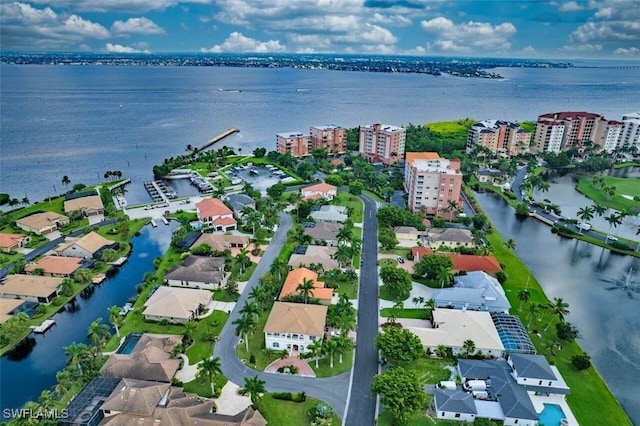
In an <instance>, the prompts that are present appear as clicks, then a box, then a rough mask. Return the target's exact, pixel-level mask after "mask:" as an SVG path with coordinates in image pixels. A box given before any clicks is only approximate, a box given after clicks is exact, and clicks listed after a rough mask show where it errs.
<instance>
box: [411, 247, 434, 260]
mask: <svg viewBox="0 0 640 426" xmlns="http://www.w3.org/2000/svg"><path fill="white" fill-rule="evenodd" d="M430 254H433V250H432V249H431V247H421V246H416V247H411V255H412V256H413V261H414V262H415V263H418V262H420V260H421V259H422V258H423V257H424V256H428V255H430Z"/></svg>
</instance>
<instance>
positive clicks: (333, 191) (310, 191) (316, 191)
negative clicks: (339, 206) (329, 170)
mask: <svg viewBox="0 0 640 426" xmlns="http://www.w3.org/2000/svg"><path fill="white" fill-rule="evenodd" d="M300 193H301V194H302V199H303V200H319V199H324V200H327V201H331V200H333V199H334V197H335V196H336V195H337V194H338V188H337V187H335V186H333V185H329V184H328V183H325V182H321V183H318V184H315V185H311V186H306V187H304V188H301V189H300Z"/></svg>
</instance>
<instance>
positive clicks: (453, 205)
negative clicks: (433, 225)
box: [447, 200, 460, 222]
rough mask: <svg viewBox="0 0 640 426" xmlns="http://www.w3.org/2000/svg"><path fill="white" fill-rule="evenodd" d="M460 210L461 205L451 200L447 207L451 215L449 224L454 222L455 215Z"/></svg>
mask: <svg viewBox="0 0 640 426" xmlns="http://www.w3.org/2000/svg"><path fill="white" fill-rule="evenodd" d="M459 208H460V205H459V204H458V202H457V201H456V200H449V205H448V206H447V209H448V210H449V213H450V214H449V222H451V221H452V220H453V213H454V212H457V211H458V209H459Z"/></svg>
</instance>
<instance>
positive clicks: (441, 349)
mask: <svg viewBox="0 0 640 426" xmlns="http://www.w3.org/2000/svg"><path fill="white" fill-rule="evenodd" d="M436 353H437V354H438V356H439V357H440V358H445V357H446V356H447V347H446V346H445V345H438V347H437V348H436Z"/></svg>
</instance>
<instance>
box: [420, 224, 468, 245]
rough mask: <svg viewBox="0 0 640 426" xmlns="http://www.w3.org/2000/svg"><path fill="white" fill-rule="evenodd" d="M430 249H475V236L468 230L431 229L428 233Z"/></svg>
mask: <svg viewBox="0 0 640 426" xmlns="http://www.w3.org/2000/svg"><path fill="white" fill-rule="evenodd" d="M427 242H428V243H429V247H431V248H432V249H434V250H437V249H438V248H439V247H441V246H444V247H448V248H452V249H454V248H457V247H474V244H473V235H472V234H471V231H469V230H468V229H457V228H431V229H430V230H429V232H428V233H427Z"/></svg>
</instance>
